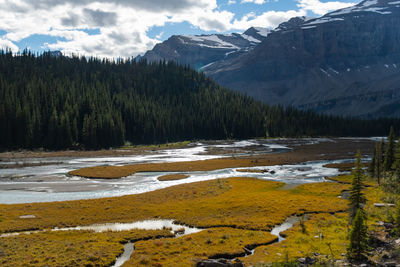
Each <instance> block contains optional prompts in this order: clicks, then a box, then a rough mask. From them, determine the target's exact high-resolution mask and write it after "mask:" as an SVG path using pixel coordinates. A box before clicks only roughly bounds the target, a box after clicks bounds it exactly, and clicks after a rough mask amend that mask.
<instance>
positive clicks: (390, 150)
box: [383, 126, 395, 172]
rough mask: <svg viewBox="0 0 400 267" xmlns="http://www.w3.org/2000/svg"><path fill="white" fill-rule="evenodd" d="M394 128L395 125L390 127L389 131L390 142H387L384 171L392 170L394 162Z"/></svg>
mask: <svg viewBox="0 0 400 267" xmlns="http://www.w3.org/2000/svg"><path fill="white" fill-rule="evenodd" d="M394 138H395V137H394V130H393V126H392V127H390V133H389V137H388V144H387V148H386V152H385V162H384V164H383V166H384V171H385V172H389V171H391V170H392V165H393V162H394V149H395V148H394V146H395V144H394Z"/></svg>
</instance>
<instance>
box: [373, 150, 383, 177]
mask: <svg viewBox="0 0 400 267" xmlns="http://www.w3.org/2000/svg"><path fill="white" fill-rule="evenodd" d="M375 151H376V156H375V175H374V176H375V177H376V179H377V180H378V184H379V185H380V184H381V174H382V165H383V163H382V143H376V146H375Z"/></svg>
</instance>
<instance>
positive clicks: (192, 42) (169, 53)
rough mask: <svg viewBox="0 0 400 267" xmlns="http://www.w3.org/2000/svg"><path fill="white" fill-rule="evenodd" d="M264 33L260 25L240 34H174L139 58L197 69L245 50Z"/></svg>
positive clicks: (251, 46) (255, 43)
mask: <svg viewBox="0 0 400 267" xmlns="http://www.w3.org/2000/svg"><path fill="white" fill-rule="evenodd" d="M268 33H269V31H268V30H267V29H264V28H250V29H248V30H247V31H245V32H244V33H242V34H240V33H231V34H207V35H174V36H172V37H170V38H169V39H168V40H166V41H164V42H162V43H160V44H157V45H156V46H155V47H154V48H153V49H152V50H150V51H147V52H146V54H145V55H144V56H143V57H140V58H143V59H146V60H148V61H159V60H167V61H175V62H178V63H180V64H188V65H190V66H192V67H193V68H195V69H199V70H200V69H202V68H204V67H205V66H208V65H210V64H213V63H215V62H217V61H219V60H225V59H229V58H233V57H237V56H239V55H241V54H243V53H246V52H247V51H249V50H251V49H253V48H254V47H255V46H256V45H258V44H259V43H261V42H262V41H263V40H265V38H266V36H267V35H268Z"/></svg>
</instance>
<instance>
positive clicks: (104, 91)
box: [0, 50, 400, 150]
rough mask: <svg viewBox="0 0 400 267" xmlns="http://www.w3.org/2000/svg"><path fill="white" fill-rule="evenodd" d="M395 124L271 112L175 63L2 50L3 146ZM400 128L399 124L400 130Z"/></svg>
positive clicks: (367, 132)
mask: <svg viewBox="0 0 400 267" xmlns="http://www.w3.org/2000/svg"><path fill="white" fill-rule="evenodd" d="M388 125H395V126H397V125H398V126H400V122H399V120H395V119H380V120H374V121H368V120H359V119H353V118H340V117H334V116H325V115H320V114H316V113H314V112H308V111H299V110H295V109H293V108H290V107H289V108H283V107H280V106H268V105H266V104H263V103H261V102H259V101H257V100H254V99H251V98H250V97H247V96H245V95H242V94H240V93H237V92H233V91H230V90H228V89H225V88H222V87H220V86H219V85H218V84H216V83H215V82H213V81H212V80H211V79H209V78H208V77H206V76H205V75H204V74H203V73H198V72H196V71H194V70H192V69H191V68H190V67H188V66H179V65H177V64H175V63H173V62H165V61H162V62H158V63H148V62H146V61H139V62H136V61H134V60H116V61H111V60H107V59H98V58H85V57H74V56H73V57H64V56H57V57H56V56H53V55H52V54H51V53H42V54H36V55H35V54H33V53H31V52H30V51H26V50H25V51H24V52H22V53H21V54H18V55H13V54H12V53H11V51H7V50H1V51H0V126H1V129H2V130H1V131H0V149H1V150H7V149H19V148H27V149H34V148H46V149H66V148H85V149H98V148H108V147H117V146H120V145H122V144H124V142H126V141H129V142H131V143H133V144H146V143H147V144H148V143H165V142H173V141H181V140H195V139H227V138H233V139H243V138H251V137H266V136H267V137H278V136H279V137H283V136H284V137H300V136H371V135H383V134H384V133H383V132H382V129H386V128H388ZM396 128H398V129H399V128H400V127H396Z"/></svg>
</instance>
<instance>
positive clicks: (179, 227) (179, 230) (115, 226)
mask: <svg viewBox="0 0 400 267" xmlns="http://www.w3.org/2000/svg"><path fill="white" fill-rule="evenodd" d="M299 220H300V217H297V216H291V217H288V218H287V219H286V220H285V221H284V222H283V223H282V224H279V225H276V226H274V227H273V228H272V230H271V231H270V233H271V234H272V235H275V236H277V237H278V240H277V241H276V242H282V241H283V240H285V238H284V237H283V236H281V235H280V234H281V233H282V232H283V231H286V230H288V229H290V228H292V227H293V225H294V224H295V223H297V222H299ZM134 229H137V230H162V229H170V230H171V233H173V234H174V235H175V238H176V237H180V236H184V235H189V234H194V233H198V232H201V231H203V230H205V229H208V228H196V227H192V226H187V225H184V224H177V223H175V221H174V220H165V219H157V220H156V219H153V220H144V221H136V222H132V223H106V224H93V225H87V226H76V227H65V228H58V227H56V228H53V229H51V230H40V231H26V232H13V233H6V234H1V235H0V238H5V237H10V236H16V235H21V234H35V233H40V232H46V231H94V232H106V231H129V230H134ZM273 243H275V242H273ZM256 247H257V246H252V248H251V250H249V249H247V248H246V247H244V248H243V250H244V255H245V256H249V255H252V254H253V253H254V249H255V248H256ZM134 250H135V244H134V242H127V243H126V244H124V252H123V253H122V254H121V255H119V256H118V257H117V258H116V260H115V263H114V265H112V266H113V267H119V266H122V265H123V264H124V263H125V262H126V261H128V260H129V259H130V258H131V255H132V253H133V252H134Z"/></svg>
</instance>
